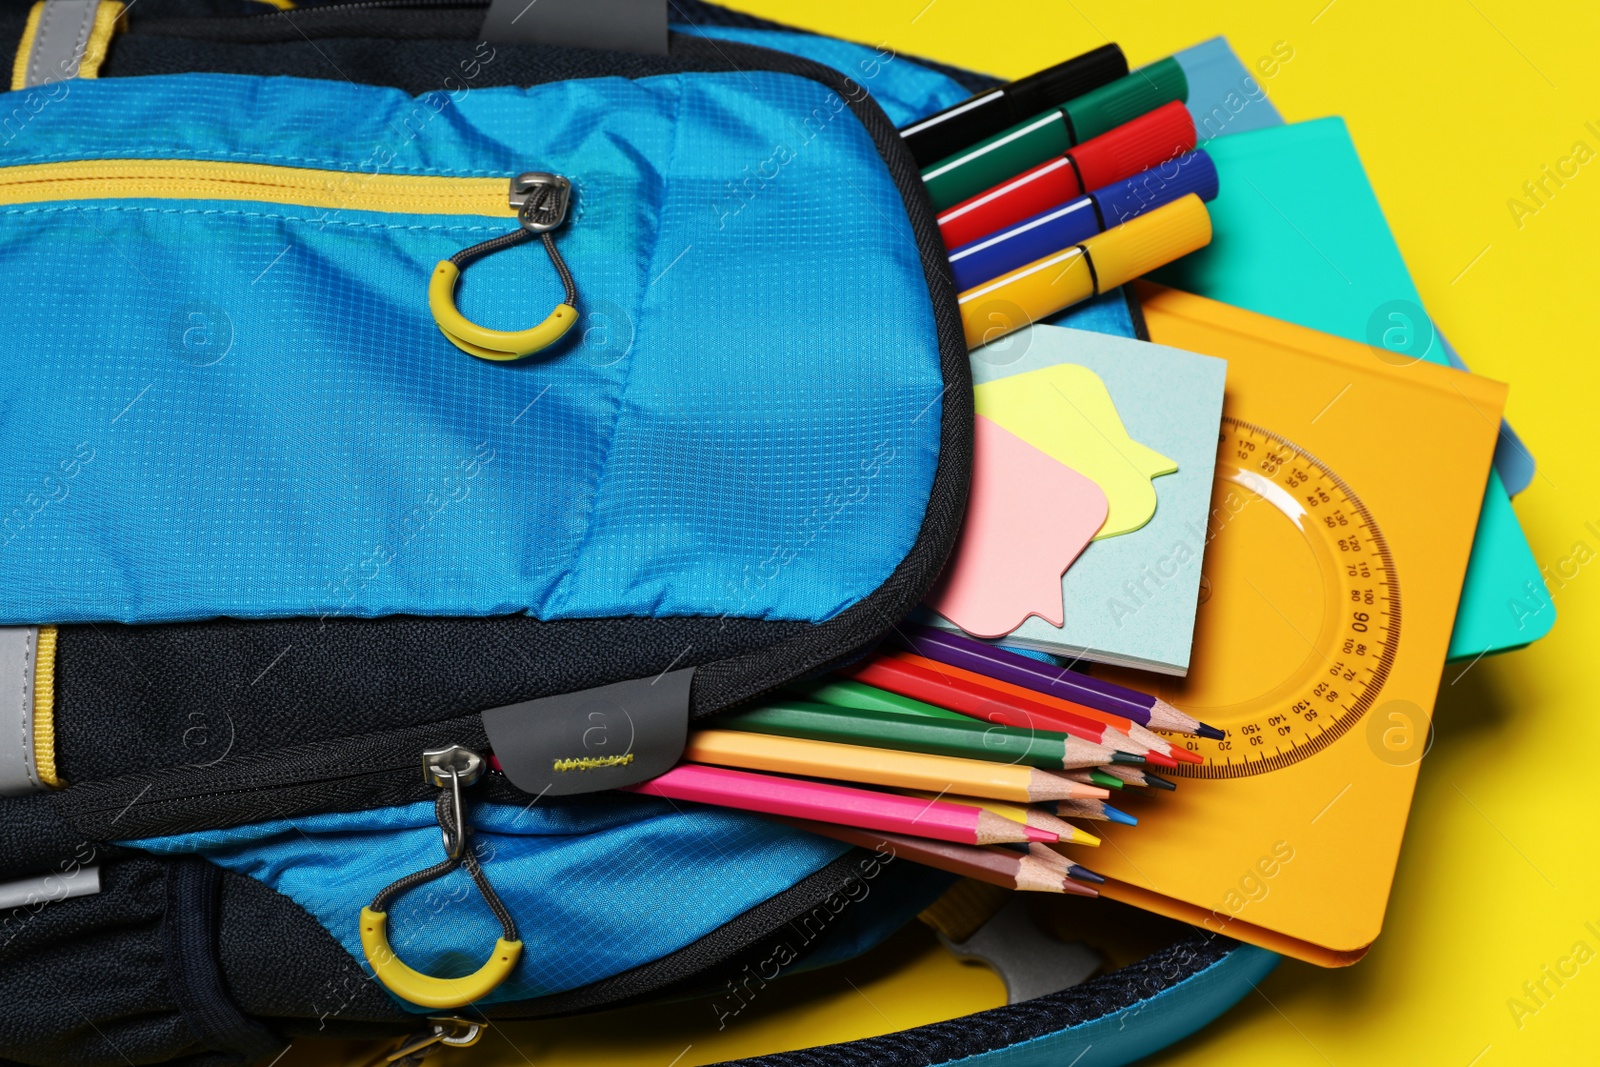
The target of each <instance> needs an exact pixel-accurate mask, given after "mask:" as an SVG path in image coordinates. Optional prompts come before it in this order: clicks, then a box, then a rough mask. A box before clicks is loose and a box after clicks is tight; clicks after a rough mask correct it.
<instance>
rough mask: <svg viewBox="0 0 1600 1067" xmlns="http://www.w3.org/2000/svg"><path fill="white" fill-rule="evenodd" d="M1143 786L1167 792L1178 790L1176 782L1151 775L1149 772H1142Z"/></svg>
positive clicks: (1157, 775)
mask: <svg viewBox="0 0 1600 1067" xmlns="http://www.w3.org/2000/svg"><path fill="white" fill-rule="evenodd" d="M1144 784H1145V785H1148V786H1150V787H1152V788H1154V789H1166V790H1169V791H1170V790H1174V789H1177V788H1178V783H1177V782H1174V781H1171V780H1169V779H1166V778H1163V777H1161V776H1160V775H1159V774H1151V773H1150V772H1149V771H1145V772H1144Z"/></svg>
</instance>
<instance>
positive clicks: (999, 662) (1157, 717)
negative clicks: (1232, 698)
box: [903, 626, 1226, 740]
mask: <svg viewBox="0 0 1600 1067" xmlns="http://www.w3.org/2000/svg"><path fill="white" fill-rule="evenodd" d="M903 632H904V634H905V638H906V640H905V643H906V645H907V647H909V648H910V649H911V651H913V652H915V653H917V654H918V655H921V656H926V657H927V658H928V659H934V660H938V661H939V662H940V663H947V664H949V665H950V666H952V667H963V668H965V669H967V670H970V671H975V672H977V673H978V674H984V675H988V676H989V677H991V678H994V679H995V680H996V681H1002V682H1007V683H1010V684H1012V685H1016V686H1021V687H1023V688H1026V689H1031V690H1033V691H1035V692H1039V693H1044V694H1047V695H1049V696H1054V697H1059V698H1061V699H1064V700H1070V701H1072V702H1073V703H1075V704H1082V705H1084V706H1086V707H1090V708H1094V709H1096V710H1098V711H1105V712H1110V713H1111V714H1113V715H1120V716H1122V717H1123V718H1127V719H1132V720H1133V721H1134V722H1136V723H1138V724H1140V725H1141V726H1145V727H1148V728H1150V729H1152V730H1168V731H1170V732H1173V733H1182V734H1198V735H1200V736H1201V737H1209V738H1211V739H1213V740H1221V739H1222V738H1223V737H1225V736H1226V734H1224V733H1223V731H1221V730H1219V729H1217V728H1216V727H1215V726H1208V725H1206V724H1205V723H1203V722H1201V721H1200V720H1198V719H1196V718H1194V717H1192V716H1190V715H1186V714H1184V713H1183V712H1181V711H1179V710H1178V709H1177V708H1175V707H1173V706H1172V705H1171V704H1168V703H1167V702H1166V701H1164V700H1158V699H1157V698H1155V697H1153V696H1151V695H1150V694H1148V693H1141V692H1139V691H1138V690H1137V689H1130V688H1128V687H1127V686H1124V685H1118V684H1116V683H1115V682H1108V681H1106V680H1104V679H1102V678H1091V677H1089V676H1088V675H1087V674H1084V673H1083V672H1081V671H1073V670H1068V669H1067V668H1065V667H1055V666H1051V665H1050V664H1048V663H1040V662H1039V661H1038V660H1035V659H1029V658H1028V657H1027V656H1019V655H1017V654H1016V653H1015V652H1008V651H1006V650H1005V649H1003V648H997V647H995V646H994V645H991V644H987V643H985V642H983V641H978V640H976V639H974V638H971V637H968V636H966V635H965V634H957V633H951V632H950V631H948V630H941V629H938V628H936V627H932V626H909V627H907V628H905V630H904V631H903Z"/></svg>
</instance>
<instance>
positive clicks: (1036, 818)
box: [906, 789, 1100, 848]
mask: <svg viewBox="0 0 1600 1067" xmlns="http://www.w3.org/2000/svg"><path fill="white" fill-rule="evenodd" d="M906 792H909V793H910V794H911V795H912V796H916V797H921V798H923V799H924V800H942V801H944V802H946V803H949V804H969V805H971V806H972V807H975V808H982V809H983V810H984V811H986V812H988V813H989V814H990V815H998V816H1000V817H1001V818H1002V819H1009V820H1010V821H1012V822H1019V823H1021V824H1022V825H1024V826H1031V827H1033V828H1034V829H1035V830H1044V831H1045V832H1046V833H1052V834H1055V835H1056V836H1057V837H1058V838H1060V840H1061V843H1062V844H1063V845H1088V846H1089V847H1090V848H1099V847H1100V839H1099V838H1098V837H1096V836H1095V835H1094V834H1091V833H1089V832H1088V831H1086V830H1080V829H1078V828H1077V827H1076V826H1074V825H1072V824H1071V823H1070V822H1068V821H1067V820H1065V819H1063V818H1060V817H1059V816H1056V815H1052V814H1050V813H1049V812H1048V811H1042V810H1040V809H1039V808H1030V807H1028V806H1027V805H1025V804H1008V803H1006V802H1005V801H1003V800H990V799H988V798H986V797H953V796H950V795H949V794H948V793H947V794H944V795H943V796H941V795H939V794H938V793H928V792H924V791H923V790H919V789H911V790H907V791H906Z"/></svg>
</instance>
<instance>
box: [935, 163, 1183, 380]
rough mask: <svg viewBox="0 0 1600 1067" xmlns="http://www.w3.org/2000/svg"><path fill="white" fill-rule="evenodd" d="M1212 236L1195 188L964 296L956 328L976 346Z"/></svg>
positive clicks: (1146, 269)
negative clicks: (958, 327)
mask: <svg viewBox="0 0 1600 1067" xmlns="http://www.w3.org/2000/svg"><path fill="white" fill-rule="evenodd" d="M1210 241H1211V215H1210V214H1209V213H1208V212H1207V211H1206V205H1205V203H1204V202H1203V201H1202V200H1201V199H1200V198H1199V197H1198V196H1196V195H1194V194H1193V193H1189V194H1188V195H1186V196H1184V197H1182V198H1180V199H1178V200H1174V201H1173V202H1172V203H1170V204H1166V205H1164V206H1162V207H1158V208H1156V209H1155V210H1154V211H1150V212H1148V213H1146V214H1143V215H1140V216H1139V217H1138V218H1136V219H1132V220H1130V221H1128V222H1125V223H1123V224H1122V225H1121V226H1118V227H1116V228H1115V229H1111V230H1107V231H1106V232H1105V233H1102V234H1097V235H1096V236H1094V237H1090V238H1087V239H1085V240H1083V241H1081V242H1079V243H1078V244H1076V245H1073V246H1072V247H1071V248H1066V249H1062V250H1061V251H1059V252H1057V253H1055V254H1054V255H1049V256H1045V257H1044V258H1042V259H1037V260H1034V261H1033V262H1032V263H1029V264H1027V265H1026V266H1024V267H1019V268H1017V269H1016V270H1014V271H1011V272H1010V273H1008V274H1002V275H1001V276H1000V277H998V278H995V279H994V280H993V281H989V282H986V283H984V284H983V285H979V286H975V287H973V288H971V289H968V290H967V291H966V292H964V293H962V294H961V295H960V296H959V297H958V298H957V301H958V303H959V304H960V307H961V326H962V329H963V330H964V331H965V333H966V336H967V347H968V348H969V349H974V348H977V347H978V346H979V345H984V344H988V343H989V342H990V341H993V340H995V339H997V338H1000V337H1004V336H1005V335H1006V334H1008V333H1011V332H1013V331H1015V330H1020V329H1022V328H1023V327H1024V326H1029V325H1032V324H1033V323H1034V322H1037V321H1038V320H1040V319H1042V318H1045V317H1047V316H1050V315H1054V314H1055V313H1056V312H1058V311H1061V310H1063V309H1064V308H1069V307H1071V306H1072V305H1074V304H1077V303H1080V302H1081V301H1084V300H1088V299H1089V298H1090V297H1094V296H1099V295H1100V294H1101V293H1104V292H1107V291H1108V290H1111V289H1115V288H1116V287H1117V286H1119V285H1122V284H1123V283H1124V282H1130V281H1132V280H1133V279H1135V278H1137V277H1139V276H1140V275H1141V274H1145V273H1147V272H1149V271H1152V270H1155V269H1156V268H1157V267H1161V266H1165V265H1166V264H1168V263H1171V262H1172V261H1173V260H1175V259H1177V258H1178V257H1179V256H1184V255H1187V254H1189V253H1190V252H1193V251H1194V250H1195V249H1197V248H1203V247H1205V245H1207V244H1209V243H1210Z"/></svg>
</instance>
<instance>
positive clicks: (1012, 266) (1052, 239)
mask: <svg viewBox="0 0 1600 1067" xmlns="http://www.w3.org/2000/svg"><path fill="white" fill-rule="evenodd" d="M1190 193H1194V194H1195V195H1196V196H1198V197H1199V198H1200V199H1201V200H1214V199H1215V198H1216V195H1217V168H1216V166H1215V165H1214V164H1213V163H1212V162H1211V157H1210V156H1209V155H1207V154H1206V153H1205V151H1204V150H1201V151H1198V152H1185V153H1184V154H1183V155H1181V156H1179V157H1178V158H1176V159H1171V160H1168V161H1167V162H1165V163H1162V164H1160V165H1159V166H1155V167H1151V168H1150V169H1149V170H1146V171H1142V172H1141V173H1139V174H1135V175H1133V176H1132V177H1128V178H1123V179H1122V180H1120V181H1117V182H1114V183H1112V184H1111V185H1108V186H1106V187H1104V188H1102V189H1096V190H1095V191H1094V192H1092V193H1089V194H1087V195H1085V196H1080V197H1078V198H1077V199H1075V200H1069V201H1067V202H1066V203H1064V204H1059V205H1057V206H1055V207H1053V208H1050V209H1047V210H1045V211H1042V212H1040V213H1039V214H1037V215H1034V216H1033V217H1032V218H1028V219H1023V220H1022V221H1021V222H1018V223H1017V224H1016V225H1014V226H1010V227H1008V228H1006V229H1003V230H999V231H996V232H994V233H990V234H989V235H988V236H985V237H983V238H980V239H979V240H976V241H973V242H972V243H971V244H965V245H962V246H961V247H959V248H957V249H956V250H955V251H953V252H951V253H950V271H951V273H952V274H953V275H954V276H955V280H956V290H957V291H958V292H964V291H966V290H968V289H971V288H972V287H974V286H977V285H982V284H983V283H984V282H986V281H989V280H990V279H991V278H998V277H1000V275H1002V274H1005V273H1007V272H1008V271H1013V270H1016V269H1017V268H1018V267H1022V266H1026V265H1027V264H1029V263H1032V262H1033V261H1034V260H1036V259H1040V258H1042V257H1044V256H1048V255H1050V254H1051V253H1052V252H1055V251H1057V250H1059V249H1062V248H1066V247H1069V246H1071V245H1075V244H1077V243H1078V242H1079V241H1083V240H1086V239H1088V238H1090V237H1093V236H1094V235H1095V234H1097V233H1101V232H1103V231H1105V230H1109V229H1111V228H1112V227H1115V226H1120V225H1122V224H1123V223H1125V222H1127V221H1128V220H1130V219H1135V218H1138V217H1139V216H1140V215H1143V214H1145V213H1146V212H1149V211H1154V210H1155V209H1156V208H1158V207H1161V206H1162V205H1164V204H1170V203H1172V202H1173V201H1174V200H1177V199H1179V198H1180V197H1184V196H1187V195H1188V194H1190Z"/></svg>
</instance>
